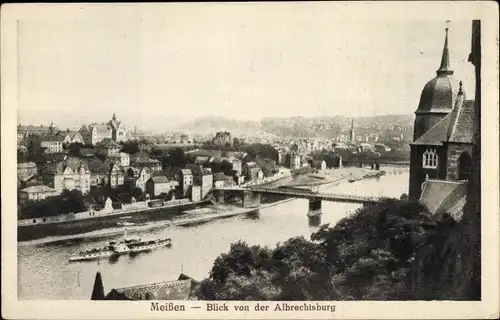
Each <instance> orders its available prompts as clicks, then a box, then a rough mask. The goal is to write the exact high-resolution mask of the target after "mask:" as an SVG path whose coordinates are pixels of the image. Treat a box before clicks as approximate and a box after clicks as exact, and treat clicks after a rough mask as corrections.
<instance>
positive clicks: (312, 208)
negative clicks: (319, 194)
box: [307, 199, 322, 217]
mask: <svg viewBox="0 0 500 320" xmlns="http://www.w3.org/2000/svg"><path fill="white" fill-rule="evenodd" d="M321 214H322V212H321V199H309V211H308V212H307V216H308V217H312V216H320V215H321Z"/></svg>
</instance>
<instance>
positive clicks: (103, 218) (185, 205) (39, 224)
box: [17, 200, 206, 241]
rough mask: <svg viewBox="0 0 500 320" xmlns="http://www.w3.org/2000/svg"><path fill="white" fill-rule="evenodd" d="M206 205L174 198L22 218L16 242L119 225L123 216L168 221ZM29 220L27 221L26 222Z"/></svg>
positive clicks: (138, 219)
mask: <svg viewBox="0 0 500 320" xmlns="http://www.w3.org/2000/svg"><path fill="white" fill-rule="evenodd" d="M204 205H206V202H205V201H201V202H196V203H193V202H190V201H182V202H181V201H180V200H176V203H169V204H168V205H165V206H162V207H157V208H149V207H147V206H146V207H142V208H128V209H127V210H123V209H122V210H114V211H112V212H109V213H103V212H99V211H96V212H94V215H89V212H80V213H77V214H67V215H60V216H55V217H46V219H45V221H44V220H43V218H37V219H35V220H36V221H35V222H33V219H24V220H20V221H19V222H18V226H17V239H18V241H28V240H35V239H40V238H44V237H50V236H66V235H74V234H78V233H84V232H91V231H96V230H101V229H106V228H113V227H117V226H119V222H120V221H121V220H120V218H123V217H127V222H132V223H146V222H149V221H157V220H168V219H171V218H172V217H174V216H176V215H178V214H182V212H183V211H185V210H190V209H194V208H197V207H202V206H204ZM30 222H31V223H30Z"/></svg>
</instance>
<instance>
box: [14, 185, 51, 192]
mask: <svg viewBox="0 0 500 320" xmlns="http://www.w3.org/2000/svg"><path fill="white" fill-rule="evenodd" d="M21 192H26V193H44V192H56V190H54V189H52V188H49V187H47V186H44V185H40V186H32V187H28V188H25V189H23V190H21Z"/></svg>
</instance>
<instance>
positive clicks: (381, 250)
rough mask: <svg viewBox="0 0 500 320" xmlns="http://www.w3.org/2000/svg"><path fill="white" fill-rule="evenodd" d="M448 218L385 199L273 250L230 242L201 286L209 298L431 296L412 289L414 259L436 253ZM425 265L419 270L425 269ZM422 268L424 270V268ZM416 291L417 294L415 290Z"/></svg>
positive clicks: (412, 204) (201, 292)
mask: <svg viewBox="0 0 500 320" xmlns="http://www.w3.org/2000/svg"><path fill="white" fill-rule="evenodd" d="M453 223H454V222H453V220H452V219H449V218H447V217H445V218H440V219H435V218H432V217H431V216H430V214H429V212H428V211H427V210H426V209H425V208H424V207H423V206H422V205H420V204H418V203H415V202H408V201H405V200H394V199H387V200H384V201H383V202H381V203H379V204H377V205H374V206H372V207H367V208H361V209H359V210H357V211H356V212H355V213H354V214H352V215H351V216H349V217H347V218H345V219H343V220H341V221H340V222H339V223H338V224H337V225H335V226H334V227H330V226H329V225H323V226H322V227H321V228H320V229H319V230H318V231H317V232H315V233H313V234H312V235H311V240H307V239H305V238H304V237H295V238H291V239H289V240H287V241H286V242H284V243H279V244H278V245H277V246H276V248H274V249H270V248H267V247H262V246H250V245H248V244H247V243H245V242H241V241H240V242H237V243H233V244H231V246H230V250H229V252H228V253H224V254H221V255H220V256H219V257H218V258H217V259H216V260H215V262H214V265H213V268H212V270H211V272H210V276H209V278H208V279H205V280H203V281H202V282H201V284H200V286H199V287H198V290H197V296H198V298H199V299H205V300H292V301H293V300H397V299H426V298H427V297H425V296H423V295H422V294H424V295H425V292H426V291H425V290H416V288H415V283H414V279H415V275H414V273H415V272H416V270H417V269H416V268H415V265H416V264H415V257H416V256H417V255H419V254H420V255H422V254H421V252H429V251H434V252H439V251H440V250H441V249H442V243H443V241H442V239H443V235H444V232H443V230H445V229H446V228H450V227H452V225H453ZM420 270H421V269H420ZM420 270H419V271H420ZM417 292H418V293H417Z"/></svg>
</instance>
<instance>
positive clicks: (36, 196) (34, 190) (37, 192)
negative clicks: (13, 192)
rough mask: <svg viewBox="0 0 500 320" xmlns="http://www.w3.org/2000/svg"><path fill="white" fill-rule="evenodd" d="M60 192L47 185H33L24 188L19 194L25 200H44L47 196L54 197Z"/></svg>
mask: <svg viewBox="0 0 500 320" xmlns="http://www.w3.org/2000/svg"><path fill="white" fill-rule="evenodd" d="M58 194H59V193H58V192H57V191H56V190H54V189H52V188H49V187H47V186H44V185H38V186H31V187H28V188H25V189H22V190H21V191H20V193H19V196H20V198H21V199H23V200H35V201H38V200H43V199H45V198H47V197H53V196H56V195H58Z"/></svg>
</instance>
